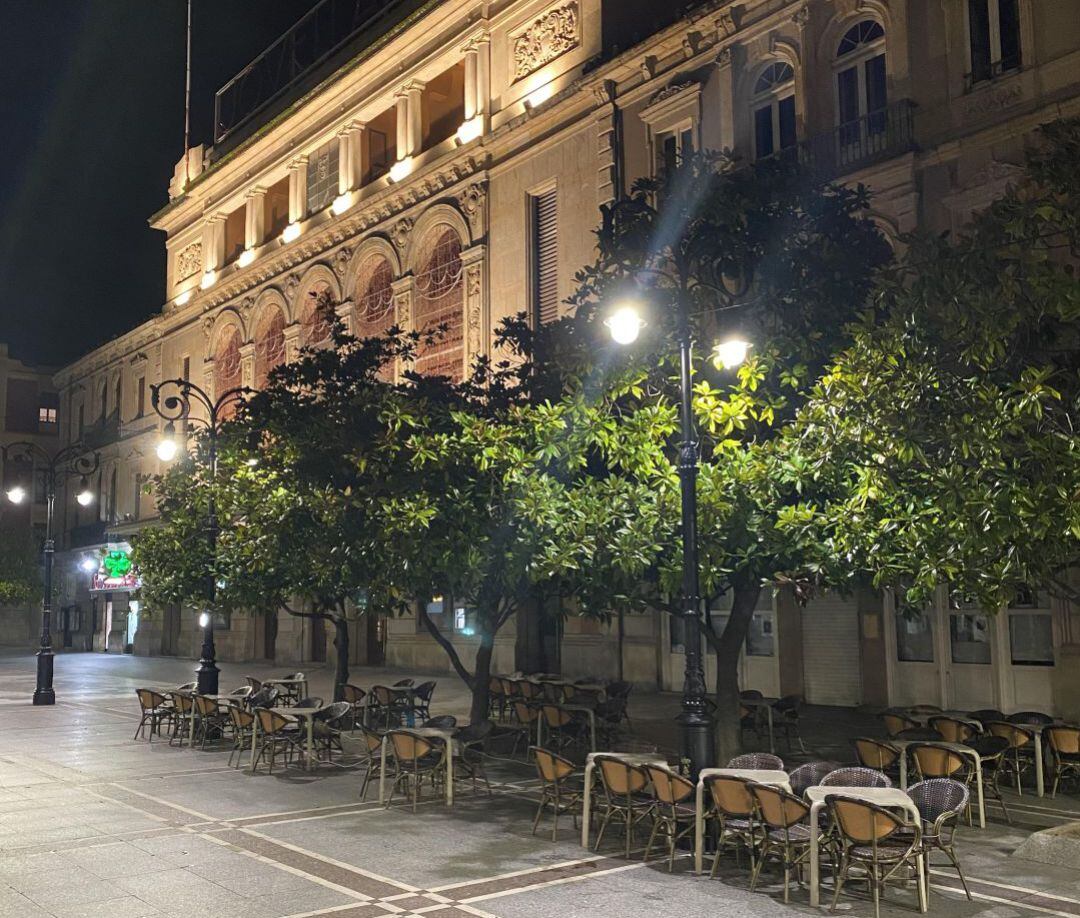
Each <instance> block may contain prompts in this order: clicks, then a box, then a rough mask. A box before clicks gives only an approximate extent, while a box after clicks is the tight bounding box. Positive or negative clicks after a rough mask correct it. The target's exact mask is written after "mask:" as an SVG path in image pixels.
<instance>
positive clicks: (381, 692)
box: [371, 685, 396, 708]
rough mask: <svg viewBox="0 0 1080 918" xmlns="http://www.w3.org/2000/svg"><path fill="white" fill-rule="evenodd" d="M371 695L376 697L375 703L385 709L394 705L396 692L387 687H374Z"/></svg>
mask: <svg viewBox="0 0 1080 918" xmlns="http://www.w3.org/2000/svg"><path fill="white" fill-rule="evenodd" d="M371 694H373V695H374V696H375V701H377V702H378V703H379V704H381V705H382V706H383V707H384V708H385V707H389V706H390V705H391V704H393V703H394V696H395V695H396V692H394V691H393V690H392V689H390V688H387V687H386V686H385V685H373V686H372V687H371Z"/></svg>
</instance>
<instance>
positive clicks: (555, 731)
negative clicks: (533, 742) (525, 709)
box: [540, 704, 589, 749]
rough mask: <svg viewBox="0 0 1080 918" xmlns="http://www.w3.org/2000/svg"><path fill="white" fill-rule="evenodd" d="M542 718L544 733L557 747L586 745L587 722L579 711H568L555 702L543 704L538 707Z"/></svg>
mask: <svg viewBox="0 0 1080 918" xmlns="http://www.w3.org/2000/svg"><path fill="white" fill-rule="evenodd" d="M540 715H541V717H543V718H544V735H545V736H546V737H548V739H549V742H551V743H552V744H553V745H555V746H556V747H557V748H559V749H565V748H566V747H567V746H571V745H574V744H576V743H581V744H582V745H585V746H587V745H588V735H589V722H588V720H587V719H586V717H585V716H584V715H583V714H582V713H581V712H580V711H568V710H566V708H564V707H562V706H561V705H557V704H544V705H542V706H541V708H540Z"/></svg>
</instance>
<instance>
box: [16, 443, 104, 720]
mask: <svg viewBox="0 0 1080 918" xmlns="http://www.w3.org/2000/svg"><path fill="white" fill-rule="evenodd" d="M0 455H3V458H4V465H5V467H6V465H7V463H8V461H9V460H11V461H14V462H21V461H25V462H28V463H30V465H31V468H33V466H34V464H35V463H40V464H41V465H42V466H44V468H43V469H42V471H43V472H44V473H45V545H44V548H43V549H42V552H43V554H44V556H45V592H44V595H43V596H42V602H41V646H40V647H39V648H38V652H37V687H36V688H35V689H34V704H56V692H55V691H54V690H53V649H52V573H53V555H54V554H55V553H56V543H55V541H54V540H53V512H54V510H55V506H56V484H57V482H58V481H63V480H66V479H68V478H76V477H77V478H79V479H80V481H79V493H78V495H77V496H76V499H77V500H78V502H79V505H80V506H83V507H88V506H89V505H90V504H91V503H93V500H94V493H93V492H92V491H91V490H90V486H89V482H88V481H87V478H88V477H89V476H90V475H93V474H94V472H96V471H97V468H98V464H99V461H100V460H99V458H98V454H97V453H94V452H91V451H90V450H88V449H87V448H86V447H85V446H84V445H83V444H81V443H73V444H72V445H71V446H66V447H64V448H63V449H62V450H60V451H59V452H57V453H49V452H47V451H46V450H45V449H44V448H43V447H41V446H39V445H38V444H37V443H31V442H30V441H28V440H26V441H20V442H18V443H11V444H9V445H8V446H6V447H0ZM31 487H32V485H31ZM28 496H29V495H28V494H27V492H26V489H25V488H23V487H22V486H21V485H18V484H16V485H14V486H13V487H11V488H9V489H8V491H7V498H8V500H10V501H11V502H12V503H13V504H21V503H22V502H23V501H24V500H25V499H26V498H27V497H28Z"/></svg>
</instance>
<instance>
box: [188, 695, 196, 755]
mask: <svg viewBox="0 0 1080 918" xmlns="http://www.w3.org/2000/svg"><path fill="white" fill-rule="evenodd" d="M188 746H189V747H190V748H192V749H194V748H195V705H192V706H191V732H190V733H189V734H188Z"/></svg>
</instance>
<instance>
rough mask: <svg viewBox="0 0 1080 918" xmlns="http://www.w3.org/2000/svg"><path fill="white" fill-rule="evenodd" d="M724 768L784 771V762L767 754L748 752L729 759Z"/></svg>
mask: <svg viewBox="0 0 1080 918" xmlns="http://www.w3.org/2000/svg"><path fill="white" fill-rule="evenodd" d="M724 767H725V768H759V769H763V770H767V769H771V770H773V771H783V770H784V760H783V759H781V758H780V756H777V755H772V754H771V753H768V752H748V753H746V754H745V755H737V756H735V758H733V759H731V760H730V761H729V762H728V763H727V765H725V766H724Z"/></svg>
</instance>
